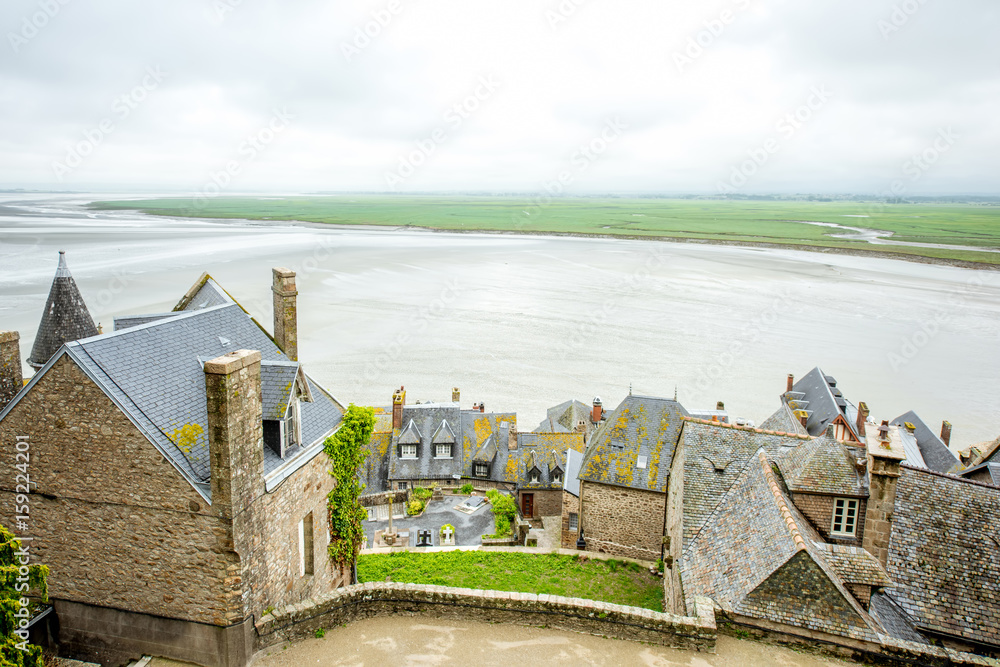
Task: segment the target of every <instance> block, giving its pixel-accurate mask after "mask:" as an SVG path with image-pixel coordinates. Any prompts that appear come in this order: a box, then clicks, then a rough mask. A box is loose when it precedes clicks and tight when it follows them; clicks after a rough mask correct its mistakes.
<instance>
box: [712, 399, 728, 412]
mask: <svg viewBox="0 0 1000 667" xmlns="http://www.w3.org/2000/svg"><path fill="white" fill-rule="evenodd" d="M715 409H716V410H720V411H721V410H725V409H726V404H725V403H723V402H722V401H718V402H716V404H715Z"/></svg>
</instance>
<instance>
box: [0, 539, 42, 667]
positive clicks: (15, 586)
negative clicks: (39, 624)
mask: <svg viewBox="0 0 1000 667" xmlns="http://www.w3.org/2000/svg"><path fill="white" fill-rule="evenodd" d="M48 576H49V568H47V567H46V566H44V565H32V564H31V560H30V554H29V552H28V548H27V547H25V546H22V544H21V540H19V539H17V537H15V536H14V534H13V533H11V532H10V531H9V530H7V528H6V527H4V526H2V525H0V667H43V664H44V663H43V661H42V649H41V648H39V647H38V646H34V645H32V644H29V643H28V631H27V630H26V629H25V626H26V625H27V624H28V621H29V620H30V619H31V607H32V601H31V600H30V597H29V596H35V597H37V598H39V599H40V600H41V601H42V602H47V601H48V584H47V579H48Z"/></svg>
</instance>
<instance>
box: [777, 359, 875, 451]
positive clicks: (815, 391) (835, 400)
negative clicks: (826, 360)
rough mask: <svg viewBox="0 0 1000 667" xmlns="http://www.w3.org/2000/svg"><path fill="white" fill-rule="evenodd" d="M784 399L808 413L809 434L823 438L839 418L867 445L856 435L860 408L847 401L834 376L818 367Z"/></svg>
mask: <svg viewBox="0 0 1000 667" xmlns="http://www.w3.org/2000/svg"><path fill="white" fill-rule="evenodd" d="M784 396H785V399H786V400H787V402H788V405H789V407H791V408H792V409H794V410H805V411H807V412H808V413H809V419H808V420H807V421H806V430H807V431H809V435H814V436H816V435H822V434H823V433H824V432H826V429H827V427H828V426H829V425H830V424H832V423H833V422H834V421H836V419H837V417H841V418H842V419H843V420H844V422H845V423H846V424H847V427H848V429H849V430H850V432H851V433H852V434H854V437H855V439H857V440H858V442H864V439H863V438H861V437H859V436H858V432H857V425H856V421H857V418H858V409H857V407H855V406H854V404H852V403H851V402H850V401H848V400H847V399H846V398H844V395H843V394H842V393H841V391H840V389H838V388H837V381H836V380H835V379H834V378H833V376H831V375H826V374H825V373H823V371H822V370H820V368H819V366H817V367H816V368H814V369H812V370H811V371H809V372H808V373H806V374H805V375H803V376H802V377H801V378H800V379H799V380H798V382H796V383H795V384H794V385H793V386H792V391H790V392H787V393H786V394H785V395H784Z"/></svg>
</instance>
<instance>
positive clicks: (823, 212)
mask: <svg viewBox="0 0 1000 667" xmlns="http://www.w3.org/2000/svg"><path fill="white" fill-rule="evenodd" d="M92 206H93V207H94V208H100V209H139V210H143V211H146V212H147V213H151V214H154V215H178V216H186V217H209V218H250V219H258V220H301V221H305V222H320V223H333V224H341V225H384V226H394V227H397V226H413V227H424V228H428V229H438V230H455V231H474V230H490V231H509V232H531V233H545V232H548V233H569V234H597V235H606V236H618V237H661V238H676V239H686V240H705V241H731V242H737V243H771V244H786V245H788V244H790V245H801V246H821V247H829V248H846V249H851V250H859V251H876V252H882V253H895V254H900V255H918V256H922V257H931V258H945V259H958V260H964V261H972V262H983V263H989V264H1000V255H997V254H990V253H982V252H976V251H972V250H947V249H934V248H915V247H898V246H884V245H879V246H873V245H870V244H868V243H865V242H862V241H856V240H846V239H835V238H833V237H831V236H830V233H831V232H833V233H836V232H838V231H840V230H833V229H831V228H828V227H819V226H815V225H805V224H802V223H800V222H796V221H799V220H807V221H812V222H832V223H839V224H841V225H847V226H858V227H865V228H875V229H881V230H888V231H892V232H894V233H895V236H893V240H895V241H905V242H911V243H912V242H919V243H943V244H949V245H962V246H970V247H973V248H974V247H977V246H978V247H988V248H1000V206H994V205H986V204H939V203H928V204H881V203H876V202H853V201H804V200H786V201H746V200H739V201H735V200H733V201H730V200H707V199H706V200H701V199H652V198H634V199H626V198H597V197H593V198H585V197H577V198H558V199H552V198H543V197H535V198H525V197H488V196H432V195H426V196H415V195H335V196H306V197H219V198H214V199H201V200H199V201H195V200H193V199H192V198H174V199H150V200H141V201H111V202H95V203H94V204H92ZM858 216H867V217H858Z"/></svg>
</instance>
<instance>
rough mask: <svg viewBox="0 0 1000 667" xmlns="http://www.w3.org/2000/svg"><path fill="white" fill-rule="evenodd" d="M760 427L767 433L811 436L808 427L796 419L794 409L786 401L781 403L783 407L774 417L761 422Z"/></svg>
mask: <svg viewBox="0 0 1000 667" xmlns="http://www.w3.org/2000/svg"><path fill="white" fill-rule="evenodd" d="M760 427H761V428H762V429H763V430H765V431H783V432H785V433H798V434H802V435H808V434H809V432H808V431H807V430H806V427H805V426H803V425H802V422H800V421H799V420H798V419H796V417H795V414H794V413H793V412H792V409H791V408H790V407H788V404H787V403H785V402H784V401H782V402H781V407H780V408H778V409H777V410H776V411H775V412H774V414H773V415H771V416H770V417H768V418H767V419H765V420H764V421H763V422H761V424H760Z"/></svg>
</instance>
